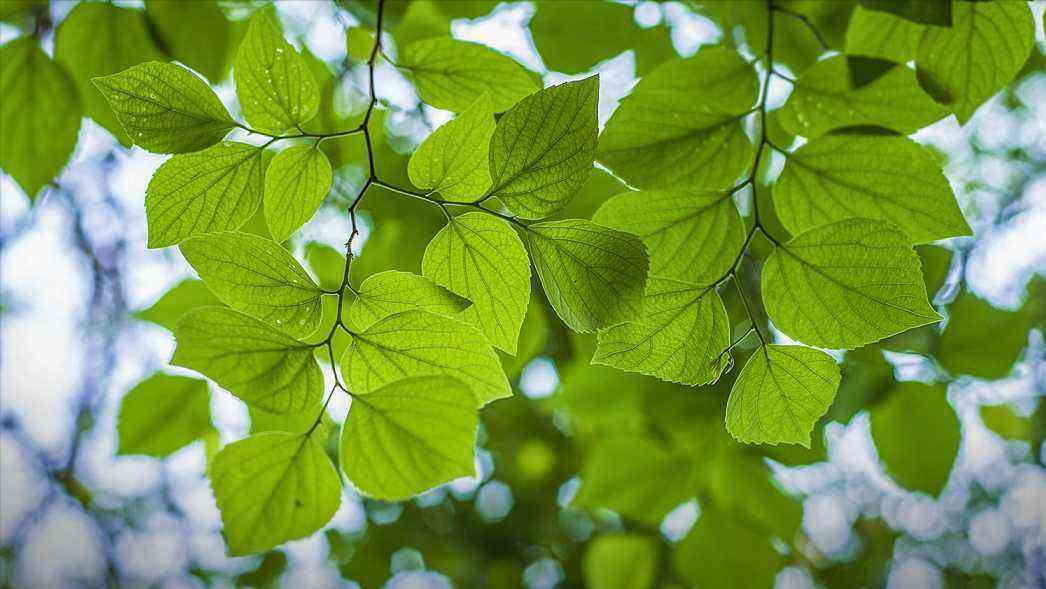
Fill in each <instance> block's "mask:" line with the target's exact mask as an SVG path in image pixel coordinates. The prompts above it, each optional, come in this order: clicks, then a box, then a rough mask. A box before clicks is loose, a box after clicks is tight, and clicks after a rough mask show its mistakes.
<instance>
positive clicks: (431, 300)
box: [350, 270, 471, 329]
mask: <svg viewBox="0 0 1046 589" xmlns="http://www.w3.org/2000/svg"><path fill="white" fill-rule="evenodd" d="M470 304H471V303H470V302H469V300H468V299H466V298H463V297H459V296H458V295H456V294H454V293H452V292H450V291H449V290H447V289H445V288H443V287H442V286H439V285H438V284H436V283H434V282H432V281H431V280H429V279H428V278H426V277H424V276H418V275H417V274H412V273H410V272H400V271H398V270H387V271H385V272H378V273H377V274H372V275H370V276H368V277H367V279H366V280H364V281H363V284H361V285H360V288H359V294H358V295H357V296H356V302H355V303H353V305H352V312H351V315H350V317H351V318H352V320H353V322H354V323H355V324H356V325H357V326H359V327H360V328H363V329H366V328H368V327H370V326H371V325H374V323H376V322H378V321H380V320H382V319H384V318H386V317H388V316H389V315H394V314H396V313H401V312H403V311H410V310H412V309H418V310H421V311H426V312H429V313H435V314H437V315H445V316H447V317H455V316H458V314H459V313H461V312H462V311H463V310H465V309H466V308H467V307H468V306H469V305H470ZM458 318H459V319H464V317H458Z"/></svg>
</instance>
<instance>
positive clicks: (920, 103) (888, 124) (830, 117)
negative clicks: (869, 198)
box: [778, 55, 948, 138]
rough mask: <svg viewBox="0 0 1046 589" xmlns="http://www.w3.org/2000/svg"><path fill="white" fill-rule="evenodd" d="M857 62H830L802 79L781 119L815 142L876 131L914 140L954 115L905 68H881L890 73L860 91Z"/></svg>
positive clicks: (842, 59)
mask: <svg viewBox="0 0 1046 589" xmlns="http://www.w3.org/2000/svg"><path fill="white" fill-rule="evenodd" d="M852 59H854V58H848V57H846V56H843V55H837V56H835V57H830V58H828V59H825V60H823V61H819V62H817V63H816V64H814V65H812V66H810V67H809V68H808V69H807V70H806V71H804V72H803V73H802V75H801V76H799V80H798V81H797V83H796V84H795V88H794V90H793V91H792V94H791V95H790V96H789V97H788V102H786V103H785V105H784V107H783V108H782V109H781V110H780V112H779V114H778V116H779V117H780V121H781V124H782V125H783V126H784V128H785V129H787V130H788V131H789V132H791V133H794V134H796V135H802V136H804V137H811V138H812V137H817V136H820V135H823V134H824V133H827V132H828V131H830V130H832V129H839V128H842V127H855V126H861V125H875V126H879V127H884V128H887V129H892V130H894V131H897V132H898V133H900V134H902V135H908V134H910V133H914V132H915V131H918V130H919V129H921V128H923V127H925V126H927V125H929V124H930V123H933V122H934V121H936V120H938V119H940V118H943V117H944V116H945V115H947V114H948V111H947V110H946V109H945V108H944V107H942V106H941V105H940V104H937V103H936V102H935V101H934V100H933V98H930V96H929V95H928V94H926V92H924V91H923V89H922V88H921V87H920V86H919V83H918V82H917V81H916V79H915V71H914V70H911V69H909V68H907V67H905V66H903V65H894V66H892V67H889V64H888V62H881V66H886V67H889V69H887V70H886V72H885V73H884V74H882V75H880V76H878V77H877V78H875V79H874V80H873V81H871V82H870V83H868V84H865V85H862V86H860V87H857V86H856V85H855V84H854V83H853V81H852V76H851V72H850V68H849V67H848V65H847V61H848V60H852Z"/></svg>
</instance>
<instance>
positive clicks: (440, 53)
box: [396, 38, 539, 112]
mask: <svg viewBox="0 0 1046 589" xmlns="http://www.w3.org/2000/svg"><path fill="white" fill-rule="evenodd" d="M396 66H397V67H399V68H400V69H403V70H406V73H407V75H408V76H409V77H410V79H411V80H412V81H413V82H414V87H415V89H417V91H418V95H419V96H420V97H421V99H422V100H424V101H425V102H427V103H428V104H430V105H432V106H434V107H436V108H442V109H445V110H451V111H454V112H462V111H464V110H466V109H467V108H468V107H469V106H471V105H472V103H474V102H475V101H476V99H478V98H479V97H480V96H481V95H483V94H487V95H489V96H490V100H491V103H492V106H493V108H494V112H503V111H506V110H508V109H509V108H510V107H511V106H512V105H513V104H516V102H518V101H519V99H520V98H523V97H524V96H526V95H528V94H530V93H531V92H534V91H535V90H538V89H539V88H538V87H537V86H536V85H535V83H534V80H533V79H532V78H531V77H530V74H528V73H527V70H525V69H523V66H521V65H520V64H518V63H517V62H516V61H515V60H513V59H512V58H511V57H508V56H507V55H503V54H501V53H498V52H497V51H495V50H493V49H491V48H489V47H487V46H485V45H480V44H479V43H470V42H468V41H459V40H458V39H449V38H434V39H424V40H422V41H418V42H416V43H412V44H410V45H408V46H407V48H406V49H404V51H403V55H401V56H400V58H399V61H398V62H397V63H396Z"/></svg>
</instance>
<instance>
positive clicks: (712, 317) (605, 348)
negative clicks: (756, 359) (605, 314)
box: [592, 276, 730, 385]
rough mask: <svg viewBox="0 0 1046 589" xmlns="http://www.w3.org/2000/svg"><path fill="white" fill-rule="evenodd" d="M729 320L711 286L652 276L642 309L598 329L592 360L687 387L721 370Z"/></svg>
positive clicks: (711, 378) (711, 379)
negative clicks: (621, 321)
mask: <svg viewBox="0 0 1046 589" xmlns="http://www.w3.org/2000/svg"><path fill="white" fill-rule="evenodd" d="M729 345H730V319H729V317H727V314H726V308H725V307H724V306H723V300H722V299H720V298H719V294H718V293H717V292H716V291H715V289H714V288H713V287H711V286H698V285H696V284H690V283H686V282H678V281H675V280H666V279H663V278H656V277H653V276H652V277H651V278H650V279H649V280H648V282H647V290H646V295H645V296H644V298H643V312H642V314H641V315H640V316H639V317H636V318H634V319H632V320H630V321H628V322H626V323H621V324H618V325H614V326H612V327H610V328H608V329H606V330H605V331H601V332H600V333H599V345H598V346H597V347H596V353H595V356H593V357H592V363H593V364H603V365H605V366H613V367H614V368H619V369H621V370H628V371H630V372H639V373H642V374H647V375H650V376H656V377H658V378H660V379H662V380H667V381H671V382H678V383H682V384H688V385H698V384H707V383H710V382H714V381H716V380H717V379H718V378H719V375H720V374H722V372H723V370H724V369H725V368H726V362H725V361H724V362H719V355H720V353H721V352H723V351H724V350H726V348H727V346H729Z"/></svg>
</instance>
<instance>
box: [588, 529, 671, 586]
mask: <svg viewBox="0 0 1046 589" xmlns="http://www.w3.org/2000/svg"><path fill="white" fill-rule="evenodd" d="M657 561H658V548H657V544H655V543H654V541H653V540H652V539H650V538H648V537H646V536H641V535H639V534H623V533H617V534H603V535H602V536H598V537H597V538H596V539H594V540H592V541H591V542H590V543H589V544H588V548H586V549H585V559H584V561H583V563H582V565H581V567H582V570H583V571H584V573H585V586H586V587H589V588H590V589H650V588H651V587H653V586H654V582H655V581H656V580H657V573H658V562H657Z"/></svg>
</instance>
